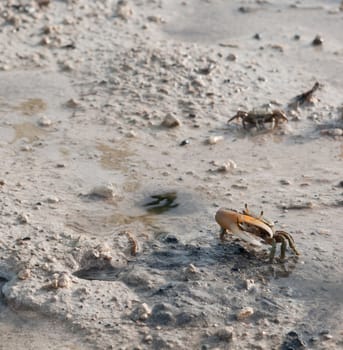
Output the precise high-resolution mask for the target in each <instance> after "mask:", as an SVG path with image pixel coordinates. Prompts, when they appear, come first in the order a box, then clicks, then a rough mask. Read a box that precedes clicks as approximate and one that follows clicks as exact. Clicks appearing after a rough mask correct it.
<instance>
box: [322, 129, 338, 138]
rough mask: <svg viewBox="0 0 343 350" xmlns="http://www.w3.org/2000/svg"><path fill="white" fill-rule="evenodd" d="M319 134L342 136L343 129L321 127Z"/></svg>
mask: <svg viewBox="0 0 343 350" xmlns="http://www.w3.org/2000/svg"><path fill="white" fill-rule="evenodd" d="M320 134H321V135H328V136H342V135H343V129H340V128H333V129H323V130H321V131H320Z"/></svg>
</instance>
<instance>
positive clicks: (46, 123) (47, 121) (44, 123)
mask: <svg viewBox="0 0 343 350" xmlns="http://www.w3.org/2000/svg"><path fill="white" fill-rule="evenodd" d="M38 125H39V126H43V127H48V126H51V125H52V121H51V120H50V119H49V118H47V117H46V116H43V117H42V118H40V119H39V120H38Z"/></svg>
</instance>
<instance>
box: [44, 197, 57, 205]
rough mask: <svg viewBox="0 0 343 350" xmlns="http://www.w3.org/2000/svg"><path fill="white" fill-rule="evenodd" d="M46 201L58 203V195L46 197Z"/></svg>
mask: <svg viewBox="0 0 343 350" xmlns="http://www.w3.org/2000/svg"><path fill="white" fill-rule="evenodd" d="M46 201H47V202H48V203H51V204H54V203H58V202H59V201H60V200H59V198H58V197H48V198H47V200H46Z"/></svg>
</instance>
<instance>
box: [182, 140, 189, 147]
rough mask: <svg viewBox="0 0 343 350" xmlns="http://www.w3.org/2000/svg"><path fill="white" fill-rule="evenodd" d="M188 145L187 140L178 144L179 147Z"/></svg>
mask: <svg viewBox="0 0 343 350" xmlns="http://www.w3.org/2000/svg"><path fill="white" fill-rule="evenodd" d="M188 144H189V140H187V139H186V140H183V141H181V142H180V146H186V145H188Z"/></svg>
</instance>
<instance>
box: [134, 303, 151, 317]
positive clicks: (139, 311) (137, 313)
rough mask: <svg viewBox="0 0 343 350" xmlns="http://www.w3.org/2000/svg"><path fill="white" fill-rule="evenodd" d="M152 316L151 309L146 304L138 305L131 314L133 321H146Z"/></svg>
mask: <svg viewBox="0 0 343 350" xmlns="http://www.w3.org/2000/svg"><path fill="white" fill-rule="evenodd" d="M150 315H151V309H150V307H149V306H148V305H147V304H146V303H142V304H140V305H138V306H137V307H136V308H135V309H134V310H133V312H132V313H131V319H132V320H133V321H145V320H147V319H148V318H149V316H150Z"/></svg>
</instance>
